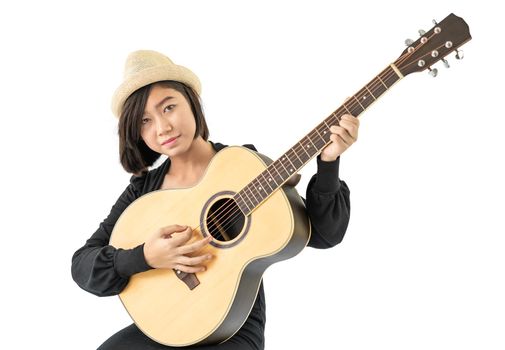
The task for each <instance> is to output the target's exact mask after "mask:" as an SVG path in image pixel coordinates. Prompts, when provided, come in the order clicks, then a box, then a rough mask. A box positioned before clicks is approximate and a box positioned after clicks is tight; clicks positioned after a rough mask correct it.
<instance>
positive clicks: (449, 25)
mask: <svg viewBox="0 0 505 350" xmlns="http://www.w3.org/2000/svg"><path fill="white" fill-rule="evenodd" d="M434 24H435V25H434V27H433V28H431V29H430V30H429V31H427V32H423V31H420V38H419V39H417V40H416V41H412V40H407V41H406V44H407V46H408V47H407V48H406V49H405V50H404V51H403V52H402V53H401V55H400V56H399V57H398V59H397V60H395V61H394V62H393V63H391V64H389V65H388V66H387V67H386V68H385V69H384V70H383V71H382V72H380V73H379V74H378V75H377V76H375V77H374V78H373V79H372V80H371V81H370V82H369V83H368V84H366V85H365V86H364V87H363V88H362V89H361V90H359V91H358V92H357V93H356V94H354V95H352V97H351V98H350V99H348V100H347V101H346V102H344V103H343V104H342V105H341V106H340V107H339V108H338V109H336V110H335V111H334V112H333V113H331V114H330V115H329V116H328V117H327V118H325V119H324V120H323V121H322V122H321V123H319V124H318V125H317V126H316V127H315V128H314V129H313V130H311V131H310V132H309V133H308V134H307V135H306V136H305V137H303V138H302V139H301V140H300V141H298V142H296V143H295V144H294V146H292V147H291V148H289V150H288V151H287V152H285V153H284V154H283V155H282V156H281V157H280V158H279V159H277V160H275V161H272V160H271V159H270V158H268V157H267V156H265V155H263V154H261V153H257V152H255V151H252V150H249V149H248V148H246V147H242V146H229V147H226V148H224V149H222V150H220V151H219V152H218V153H217V154H216V155H215V156H214V157H213V158H212V160H211V162H210V163H209V165H208V167H207V169H206V172H205V174H204V176H203V177H202V179H201V180H200V182H199V183H198V184H197V185H195V186H193V187H190V188H182V189H167V190H158V191H153V192H150V193H147V194H145V195H143V196H141V197H140V198H138V199H137V200H135V201H134V202H133V203H131V204H130V205H129V206H128V208H126V210H125V211H124V212H123V213H122V215H121V216H120V218H119V219H118V221H117V223H116V225H115V226H114V229H113V232H112V236H111V239H110V244H111V245H113V246H114V247H116V248H123V249H130V248H134V247H136V246H138V245H139V244H142V243H144V242H145V241H146V239H147V238H148V237H149V236H150V235H151V234H152V233H153V232H154V231H155V230H157V229H158V228H160V227H163V226H168V225H172V224H174V223H178V224H183V225H189V226H191V228H192V229H193V239H192V240H196V239H201V238H203V237H207V236H209V235H210V236H212V237H213V240H212V241H211V242H210V243H209V244H208V245H207V246H206V248H204V249H203V251H202V252H201V253H202V254H203V253H207V252H208V253H211V254H212V255H213V256H214V258H213V259H212V260H211V261H210V262H209V263H208V264H207V270H206V271H204V272H201V273H196V274H192V273H184V272H182V271H177V270H169V269H152V270H149V271H146V272H142V273H138V274H135V275H133V276H131V277H130V280H129V283H128V285H127V286H126V288H125V289H124V290H123V291H122V292H121V293H120V295H119V297H120V299H121V301H122V303H123V305H124V306H125V308H126V309H127V311H128V313H129V314H130V316H131V318H132V319H133V321H134V322H135V323H136V324H137V326H138V327H139V328H140V329H141V330H142V332H144V333H145V334H146V335H147V336H148V337H150V338H151V339H153V340H155V341H156V342H158V343H161V344H165V345H169V346H175V347H180V346H189V345H203V344H215V343H220V342H223V341H226V340H227V339H229V338H230V337H231V336H233V334H235V333H236V332H237V331H238V330H239V329H240V327H241V326H242V325H243V323H244V322H245V320H246V319H247V317H248V315H249V313H250V311H251V308H252V306H253V304H254V301H255V298H256V295H257V293H258V289H259V286H260V283H261V279H262V275H263V273H264V271H265V269H266V268H267V267H268V266H270V265H271V264H273V263H275V262H278V261H281V260H285V259H288V258H291V257H293V256H295V255H297V254H298V253H299V252H300V251H301V250H302V249H303V248H304V247H305V246H306V245H307V242H308V240H309V238H310V221H309V218H308V217H307V214H306V211H305V207H304V204H303V201H302V199H301V197H300V195H299V194H298V193H297V191H296V190H295V188H294V186H289V185H286V183H287V182H288V181H289V180H290V179H292V178H293V177H294V176H295V174H297V172H298V171H299V170H300V169H301V168H302V167H303V166H304V165H305V164H307V163H308V162H309V161H310V160H311V159H313V158H314V157H316V156H317V155H318V154H319V153H320V152H321V151H322V149H323V148H324V147H325V146H326V145H328V144H329V143H330V139H329V137H330V134H331V133H330V131H329V127H330V125H333V124H337V123H338V122H339V120H340V118H341V116H342V115H343V114H346V113H349V114H352V115H353V116H355V117H357V116H359V115H360V114H361V113H362V112H363V111H365V110H366V109H367V108H368V107H369V106H370V105H371V104H372V103H373V102H374V101H376V100H377V99H378V98H379V97H380V96H382V94H384V93H385V92H386V91H388V90H389V89H390V88H391V87H392V86H393V85H394V84H395V83H396V82H398V81H399V80H400V79H402V78H403V77H405V76H406V75H408V74H410V73H414V72H420V71H423V70H426V69H428V70H430V73H431V74H432V75H436V70H435V69H434V68H431V66H432V65H433V64H434V63H436V62H438V61H439V60H443V61H444V63H446V62H447V61H446V60H445V59H444V57H445V56H447V55H448V54H449V53H451V52H453V51H455V50H456V51H457V53H456V58H462V52H461V51H458V50H457V49H458V48H459V47H460V46H461V45H463V44H464V43H466V42H467V41H469V40H470V39H471V36H470V32H469V28H468V25H467V24H466V23H465V21H464V20H463V19H462V18H459V17H457V16H455V15H454V14H450V15H449V16H447V17H446V18H445V19H444V20H443V21H441V22H440V23H436V22H435V21H434Z"/></svg>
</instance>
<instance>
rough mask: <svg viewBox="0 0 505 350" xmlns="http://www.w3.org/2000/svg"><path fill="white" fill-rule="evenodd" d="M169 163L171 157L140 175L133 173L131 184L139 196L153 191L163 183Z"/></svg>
mask: <svg viewBox="0 0 505 350" xmlns="http://www.w3.org/2000/svg"><path fill="white" fill-rule="evenodd" d="M169 165H170V158H166V159H165V160H164V161H163V162H162V163H161V164H160V165H159V166H157V167H155V168H152V169H149V170H148V171H146V172H144V173H142V174H140V175H132V176H131V177H130V184H131V185H132V186H133V188H134V190H135V191H136V192H137V193H138V195H139V196H140V195H143V194H145V193H147V192H150V191H153V190H154V189H156V188H157V187H159V185H160V184H161V182H162V180H163V177H164V175H165V173H166V170H167V167H168V166H169Z"/></svg>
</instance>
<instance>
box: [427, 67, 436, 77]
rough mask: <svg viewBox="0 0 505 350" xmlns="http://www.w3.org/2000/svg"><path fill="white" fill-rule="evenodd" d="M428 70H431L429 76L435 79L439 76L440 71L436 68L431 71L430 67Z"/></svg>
mask: <svg viewBox="0 0 505 350" xmlns="http://www.w3.org/2000/svg"><path fill="white" fill-rule="evenodd" d="M428 69H429V72H428V74H429V75H431V76H432V77H433V78H435V77H436V76H437V74H438V69H436V68H433V69H431V67H428Z"/></svg>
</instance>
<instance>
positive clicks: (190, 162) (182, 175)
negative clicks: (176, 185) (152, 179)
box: [167, 137, 216, 180]
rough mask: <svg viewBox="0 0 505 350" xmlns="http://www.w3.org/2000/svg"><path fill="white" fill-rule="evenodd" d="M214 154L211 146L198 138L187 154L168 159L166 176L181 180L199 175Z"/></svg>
mask: <svg viewBox="0 0 505 350" xmlns="http://www.w3.org/2000/svg"><path fill="white" fill-rule="evenodd" d="M214 154H216V151H215V150H214V147H212V144H211V143H210V142H208V141H205V140H204V139H202V138H201V137H198V138H197V139H195V140H194V142H193V143H192V144H191V147H190V148H189V149H188V150H187V152H185V153H184V154H183V155H180V156H178V157H173V158H170V168H169V170H168V173H167V175H169V176H171V177H173V178H175V179H181V180H183V179H188V178H191V177H193V176H195V175H199V174H201V172H203V171H204V170H205V169H206V168H207V166H208V165H209V162H210V160H211V159H212V157H213V156H214Z"/></svg>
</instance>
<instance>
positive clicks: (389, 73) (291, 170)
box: [233, 65, 400, 216]
mask: <svg viewBox="0 0 505 350" xmlns="http://www.w3.org/2000/svg"><path fill="white" fill-rule="evenodd" d="M398 80H400V76H399V74H398V73H397V71H396V70H395V69H393V67H392V66H391V65H390V66H388V67H387V68H386V69H384V70H383V71H382V72H381V73H380V74H379V75H377V76H376V77H375V78H374V79H373V80H371V81H370V82H369V83H368V84H366V85H365V86H364V87H363V88H362V89H361V90H359V91H358V92H357V93H356V94H354V95H353V96H351V98H349V99H348V100H347V101H346V102H344V103H343V104H342V105H341V106H340V107H339V108H337V109H336V110H335V111H334V112H333V113H331V114H330V116H328V117H327V118H326V119H324V120H323V121H322V122H321V123H319V124H318V125H317V126H316V127H315V128H314V129H312V131H310V132H309V133H308V134H307V135H306V136H304V137H303V138H302V139H301V140H300V141H298V142H297V143H295V145H294V146H293V147H291V148H290V149H289V150H288V151H287V152H286V153H284V154H283V155H282V156H280V157H279V159H277V160H276V161H274V162H272V163H271V164H270V165H269V166H268V167H267V168H266V169H265V170H264V171H263V172H262V173H261V174H259V175H258V176H257V177H256V178H254V179H253V180H252V181H251V182H250V183H249V184H247V185H246V186H245V187H244V188H243V189H242V190H240V191H239V192H238V193H237V194H236V195H235V196H234V198H233V199H234V200H235V202H236V203H237V204H238V206H239V207H240V209H241V211H242V212H243V214H244V215H246V216H247V215H249V214H251V213H252V212H253V211H254V209H255V208H256V207H258V206H259V205H260V204H261V203H262V202H263V201H264V200H265V199H267V198H268V197H269V196H270V195H271V194H272V193H274V192H275V191H276V190H278V189H279V188H280V187H281V186H282V185H283V184H284V183H285V182H286V181H287V180H288V179H289V178H290V177H291V176H292V175H294V174H296V173H297V172H298V171H299V170H300V169H301V168H303V167H304V166H305V164H307V163H308V162H309V161H310V160H311V159H312V158H314V157H316V156H317V155H318V154H319V153H320V152H321V151H322V150H323V149H324V148H325V147H326V145H328V144H329V143H330V142H331V141H330V135H331V132H330V126H332V125H338V124H339V121H340V119H341V118H342V116H343V115H344V114H351V115H353V116H354V117H357V116H359V115H360V114H361V113H362V112H363V111H364V110H366V109H367V108H368V107H369V106H370V105H371V104H372V103H373V102H374V101H375V100H377V99H378V98H379V97H380V96H381V95H382V94H383V93H384V92H386V91H387V90H388V89H389V88H390V87H391V86H393V85H394V84H395V83H396V82H397V81H398Z"/></svg>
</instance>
